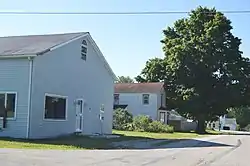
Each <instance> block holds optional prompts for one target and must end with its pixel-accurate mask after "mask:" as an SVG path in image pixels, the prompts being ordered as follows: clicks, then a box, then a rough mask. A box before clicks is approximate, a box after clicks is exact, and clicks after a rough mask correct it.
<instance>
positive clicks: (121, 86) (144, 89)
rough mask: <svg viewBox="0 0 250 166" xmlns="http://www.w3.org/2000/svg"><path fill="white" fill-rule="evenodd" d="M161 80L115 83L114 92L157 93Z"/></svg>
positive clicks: (161, 86)
mask: <svg viewBox="0 0 250 166" xmlns="http://www.w3.org/2000/svg"><path fill="white" fill-rule="evenodd" d="M163 84H164V83H162V82H149V83H117V84H115V93H158V92H160V91H161V90H162V88H163Z"/></svg>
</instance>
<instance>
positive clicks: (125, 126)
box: [113, 108, 133, 130]
mask: <svg viewBox="0 0 250 166" xmlns="http://www.w3.org/2000/svg"><path fill="white" fill-rule="evenodd" d="M132 122H133V115H132V114H131V113H129V112H128V111H127V110H125V109H121V108H118V109H116V110H115V111H114V115H113V128H114V129H117V130H132V129H133V127H132V125H131V123H132Z"/></svg>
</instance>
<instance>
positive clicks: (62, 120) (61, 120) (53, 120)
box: [43, 118, 68, 122]
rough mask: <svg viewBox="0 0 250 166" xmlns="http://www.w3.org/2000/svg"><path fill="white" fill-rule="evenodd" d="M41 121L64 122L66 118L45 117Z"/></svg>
mask: <svg viewBox="0 0 250 166" xmlns="http://www.w3.org/2000/svg"><path fill="white" fill-rule="evenodd" d="M43 121H49V122H65V121H68V120H67V119H45V118H43Z"/></svg>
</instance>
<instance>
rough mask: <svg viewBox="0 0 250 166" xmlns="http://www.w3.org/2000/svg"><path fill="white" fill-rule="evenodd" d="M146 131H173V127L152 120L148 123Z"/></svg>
mask: <svg viewBox="0 0 250 166" xmlns="http://www.w3.org/2000/svg"><path fill="white" fill-rule="evenodd" d="M148 132H155V133H173V132H174V128H173V126H169V125H166V124H163V123H162V122H160V121H153V122H151V123H150V124H149V127H148Z"/></svg>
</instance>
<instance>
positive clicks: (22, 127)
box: [0, 59, 29, 138]
mask: <svg viewBox="0 0 250 166" xmlns="http://www.w3.org/2000/svg"><path fill="white" fill-rule="evenodd" d="M28 85H29V61H28V60H27V59H5V60H0V91H13V92H17V108H16V111H17V112H16V119H15V120H7V128H5V129H3V130H2V131H0V136H4V137H16V138H25V137H26V129H27V113H28V111H27V110H28ZM2 124H3V120H2V119H0V127H2Z"/></svg>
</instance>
